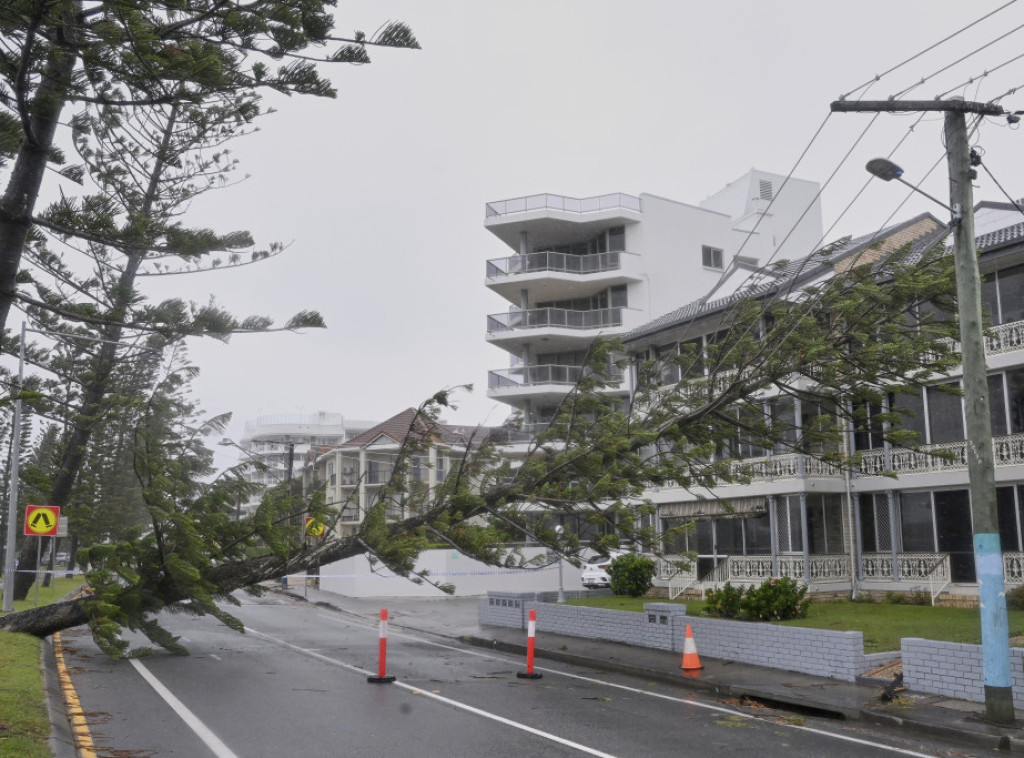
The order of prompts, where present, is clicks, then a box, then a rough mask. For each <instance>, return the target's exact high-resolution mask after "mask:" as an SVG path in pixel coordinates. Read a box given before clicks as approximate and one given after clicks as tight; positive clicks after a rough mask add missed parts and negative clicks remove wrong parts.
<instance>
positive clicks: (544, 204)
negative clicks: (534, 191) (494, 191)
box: [486, 192, 640, 218]
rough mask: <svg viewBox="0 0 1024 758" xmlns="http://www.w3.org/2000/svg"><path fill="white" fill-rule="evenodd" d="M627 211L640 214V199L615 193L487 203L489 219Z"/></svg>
mask: <svg viewBox="0 0 1024 758" xmlns="http://www.w3.org/2000/svg"><path fill="white" fill-rule="evenodd" d="M616 209H625V210H629V211H636V212H637V213H639V212H640V198H638V197H633V196H632V195H624V194H622V193H621V192H615V193H612V194H610V195H599V196H598V197H585V198H575V197H563V196H562V195H549V194H541V195H528V196H526V197H516V198H513V199H511V200H499V201H497V202H494V203H487V209H486V214H487V218H494V217H496V216H508V215H512V214H516V213H529V212H530V211H561V212H563V213H579V214H583V213H596V212H598V211H606V210H616Z"/></svg>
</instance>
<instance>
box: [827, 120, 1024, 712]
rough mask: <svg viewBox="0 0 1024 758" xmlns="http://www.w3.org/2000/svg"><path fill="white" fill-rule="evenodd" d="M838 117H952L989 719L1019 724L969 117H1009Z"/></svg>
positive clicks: (950, 145)
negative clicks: (1015, 710) (976, 237)
mask: <svg viewBox="0 0 1024 758" xmlns="http://www.w3.org/2000/svg"><path fill="white" fill-rule="evenodd" d="M832 111H833V112H874V113H877V112H879V111H889V112H895V111H904V112H908V111H909V112H913V111H942V112H943V113H944V114H945V137H946V157H947V160H948V164H949V197H950V206H951V208H952V211H953V220H952V223H951V226H952V229H953V254H954V259H955V264H956V289H957V301H958V304H959V309H958V310H959V314H960V345H961V353H962V360H963V382H964V405H965V407H966V415H967V471H968V476H969V479H970V485H969V486H970V494H971V511H972V514H973V517H974V561H975V566H976V567H977V574H978V593H979V601H980V602H979V604H980V606H981V645H982V657H983V661H984V677H985V714H986V717H987V718H988V720H989V721H992V722H994V723H997V724H1011V723H1013V721H1014V713H1013V688H1012V679H1011V674H1010V639H1009V624H1008V623H1007V617H1006V597H1005V595H1004V594H1003V591H1004V576H1003V554H1002V549H1001V546H1000V544H999V516H998V511H997V507H996V484H995V463H994V457H993V451H992V419H991V416H990V415H989V397H988V378H987V370H986V363H985V342H984V335H983V322H982V314H981V277H980V275H979V273H978V252H977V250H976V248H975V244H974V197H973V191H972V188H971V181H972V179H974V177H975V172H974V170H973V169H972V167H971V156H970V144H969V143H968V139H967V122H966V117H965V114H967V113H975V114H978V115H986V116H1002V115H1006V114H1005V111H1004V110H1003V109H1002V108H1001V107H1000V106H997V105H993V104H991V103H974V102H968V101H964V100H925V101H899V100H883V101H874V102H871V101H861V102H847V101H845V100H841V101H837V102H834V103H832Z"/></svg>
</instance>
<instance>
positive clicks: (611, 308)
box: [484, 170, 821, 429]
mask: <svg viewBox="0 0 1024 758" xmlns="http://www.w3.org/2000/svg"><path fill="white" fill-rule="evenodd" d="M486 213H487V216H486V219H485V222H484V225H485V226H486V228H487V229H488V230H489V231H490V232H491V233H493V234H494V235H495V236H496V237H497V238H498V239H499V240H501V241H502V242H504V243H505V245H507V246H508V247H509V248H511V250H512V254H511V255H506V256H505V257H501V258H495V259H492V260H489V261H488V262H487V278H486V284H487V287H488V288H490V289H491V290H492V291H493V292H495V293H497V294H499V295H501V297H503V298H504V299H505V300H506V301H507V302H508V303H509V307H508V309H507V311H506V312H503V313H496V314H493V315H491V316H488V318H487V341H488V342H490V343H491V344H493V345H496V346H498V347H500V348H501V349H503V350H505V351H507V352H508V353H509V355H510V365H509V367H507V368H501V369H496V370H494V371H491V372H490V374H489V378H488V396H489V397H492V398H495V399H497V400H501V401H502V402H505V403H507V404H509V405H510V406H512V407H513V408H514V409H516V410H517V411H519V412H520V413H521V414H522V416H523V422H524V424H525V426H526V428H527V429H532V428H536V427H535V425H538V424H539V425H543V424H545V423H546V422H548V421H549V420H550V419H551V417H552V415H553V413H554V410H555V408H556V407H557V406H558V404H559V402H561V400H562V399H563V398H564V397H565V396H566V395H567V394H568V392H569V391H570V390H571V389H572V387H573V386H574V385H575V383H576V382H577V380H578V379H579V377H580V372H581V370H582V367H583V365H584V364H585V361H586V356H587V351H588V348H589V347H590V346H591V344H592V343H593V341H594V340H595V339H596V338H597V337H598V336H600V335H605V336H608V335H620V334H623V333H625V332H627V331H629V330H630V329H633V328H635V327H637V326H639V325H641V324H643V323H645V322H646V321H649V320H650V319H652V318H655V317H657V316H660V315H662V314H664V313H667V312H669V311H670V310H672V309H673V308H675V307H676V306H677V305H678V304H679V303H680V302H687V301H688V300H691V299H696V298H698V297H700V296H703V295H706V294H707V293H709V292H713V291H716V289H717V288H718V287H719V286H720V283H721V281H722V280H723V277H724V275H725V274H727V273H728V272H730V271H732V270H734V269H748V270H749V269H752V268H757V267H758V266H760V265H764V264H765V263H767V261H768V260H769V259H771V258H773V257H776V258H777V257H778V256H779V255H780V254H781V255H783V256H787V255H788V256H790V257H797V256H803V255H805V254H806V252H807V251H808V250H814V249H816V248H817V247H818V246H819V245H820V243H821V209H820V204H819V201H818V185H817V184H815V183H814V182H808V181H803V180H799V179H792V178H791V179H789V180H788V181H786V180H785V177H783V176H779V175H776V174H769V173H765V172H763V171H755V170H752V171H750V172H749V173H747V174H746V175H745V176H743V177H742V178H741V179H739V180H738V181H736V182H733V183H732V184H730V185H729V186H727V187H726V188H725V189H723V190H721V191H720V192H718V193H716V194H715V195H713V196H711V197H709V198H708V199H706V200H705V201H704V202H702V203H701V204H700V205H699V206H694V205H687V204H686V203H681V202H677V201H674V200H667V199H665V198H662V197H658V196H656V195H649V194H642V195H640V196H639V197H634V196H632V195H624V194H612V195H602V196H600V197H592V198H584V199H574V198H569V197H562V196H559V195H533V196H530V197H522V198H516V199H514V200H505V201H501V202H494V203H488V204H487V207H486ZM726 278H727V277H726ZM627 382H628V378H627V377H623V382H622V384H621V385H620V386H619V388H618V391H619V392H621V393H622V394H623V395H625V394H626V392H627V390H628V386H627Z"/></svg>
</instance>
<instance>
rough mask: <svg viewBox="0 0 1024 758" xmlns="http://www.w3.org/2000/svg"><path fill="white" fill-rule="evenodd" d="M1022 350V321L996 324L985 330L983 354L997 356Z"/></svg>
mask: <svg viewBox="0 0 1024 758" xmlns="http://www.w3.org/2000/svg"><path fill="white" fill-rule="evenodd" d="M1014 350H1024V321H1011V322H1009V323H1008V324H998V325H997V326H992V327H989V328H988V329H986V330H985V353H986V354H988V355H998V354H999V353H1009V352H1012V351H1014Z"/></svg>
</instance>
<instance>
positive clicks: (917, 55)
mask: <svg viewBox="0 0 1024 758" xmlns="http://www.w3.org/2000/svg"><path fill="white" fill-rule="evenodd" d="M1015 2H1017V0H1010V2H1008V3H1006V4H1005V5H1001V6H999V7H998V8H996V9H995V10H993V11H991V12H990V13H986V14H985V15H984V16H982V17H981V18H979V19H977V20H975V21H972V22H971V23H969V24H968V25H967V26H965V27H963V28H962V29H958V30H957V31H955V32H953V33H952V34H950V35H949V36H947V37H944V38H943V39H940V40H939V41H938V42H936V43H934V44H933V45H930V46H928V47H926V48H925V49H924V50H922V51H920V52H919V53H915V54H914V55H912V56H910V57H909V58H907V59H906V60H905V61H903V62H902V63H897V64H896V65H895V66H893V67H892V68H890V69H888V70H887V71H884V72H882V73H881V74H875V77H874V78H873V79H869V80H868V81H866V82H864V84H862V85H860V86H859V87H856V88H855V89H852V90H850V91H849V92H847V93H846V94H845V95H840V96H839V99H840V100H845V99H846V98H848V97H849V96H850V95H852V94H854V93H855V92H858V91H860V90H862V89H864V88H865V87H867V86H869V85H871V84H874V83H875V82H877V81H880V80H881V78H882V77H883V76H888V75H889V74H891V73H892V72H893V71H896V70H898V69H901V68H903V67H904V66H906V65H907V64H908V63H911V62H912V61H914V60H917V59H918V58H920V57H921V56H922V55H924V54H925V53H928V52H930V51H932V50H934V49H935V48H937V47H938V46H939V45H942V44H944V43H946V42H949V41H950V40H951V39H953V38H954V37H956V36H958V35H960V34H963V33H964V32H965V31H967V30H968V29H970V28H971V27H973V26H977V25H978V24H980V23H981V22H982V21H984V20H985V19H987V18H990V17H991V16H994V15H995V14H997V13H999V12H1000V11H1002V10H1005V9H1006V8H1009V7H1010V6H1011V5H1013V4H1014V3H1015Z"/></svg>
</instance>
